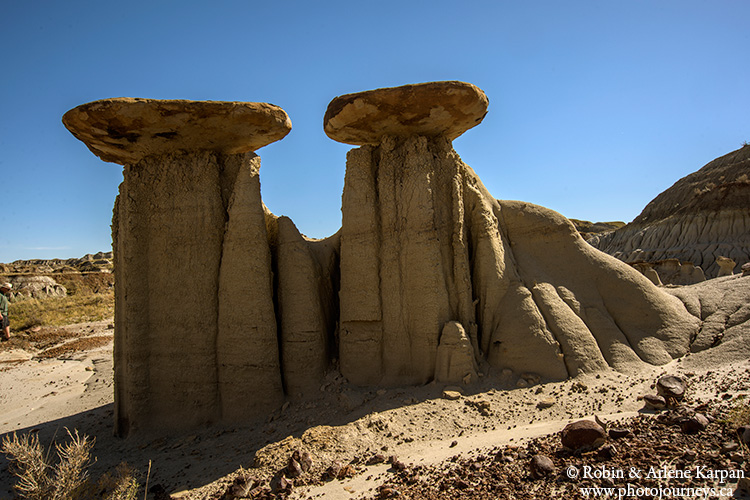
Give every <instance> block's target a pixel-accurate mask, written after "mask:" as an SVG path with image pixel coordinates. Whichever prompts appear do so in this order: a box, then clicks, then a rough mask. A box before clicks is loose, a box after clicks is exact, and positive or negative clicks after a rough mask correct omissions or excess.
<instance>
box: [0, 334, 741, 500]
mask: <svg viewBox="0 0 750 500" xmlns="http://www.w3.org/2000/svg"><path fill="white" fill-rule="evenodd" d="M111 328H112V325H111V322H110V321H103V322H97V323H87V324H81V325H72V326H69V327H65V328H58V329H40V330H37V331H36V332H29V333H27V334H21V335H19V336H17V337H16V338H14V340H12V341H11V342H7V343H3V344H2V345H0V434H6V433H12V432H18V433H26V432H36V433H38V434H39V437H40V439H41V441H42V442H43V443H50V442H52V441H53V440H55V439H57V440H62V439H63V438H64V437H65V435H66V433H65V430H64V429H65V428H69V429H74V428H75V429H78V430H79V432H81V433H82V434H87V435H89V436H94V437H96V444H95V446H94V448H93V452H92V453H93V455H94V456H95V457H97V461H96V463H94V464H93V466H92V469H91V473H92V476H93V477H98V476H99V475H100V474H101V473H102V472H103V471H105V470H110V469H111V468H113V467H115V466H116V465H117V464H119V463H120V462H122V461H125V462H127V463H128V464H130V465H131V466H133V467H135V468H136V469H137V470H138V471H140V474H141V482H142V483H145V482H146V479H148V484H149V489H150V490H153V491H154V492H152V493H150V494H149V498H161V499H164V498H168V497H165V496H159V495H158V494H157V493H156V492H158V491H164V492H166V493H168V494H170V495H171V496H172V497H173V498H184V499H188V500H189V499H204V498H213V499H220V498H223V499H225V500H229V499H232V498H241V497H237V496H235V495H233V494H232V491H234V492H236V493H240V492H241V490H244V494H245V495H247V498H287V497H288V498H294V499H302V498H326V499H334V500H335V499H350V498H352V499H355V498H356V499H360V498H367V499H370V498H414V499H437V498H541V497H546V496H549V495H553V494H560V495H562V496H565V497H571V498H575V497H586V495H585V494H584V493H582V490H580V488H582V487H605V486H613V487H624V486H625V483H624V482H622V481H620V480H619V479H614V480H608V479H607V478H596V479H589V480H586V479H580V478H579V479H577V480H571V479H569V478H567V471H568V468H569V467H570V466H571V465H572V466H575V467H577V470H579V471H583V470H584V469H583V467H584V466H591V467H600V466H602V467H605V468H609V469H612V470H625V472H626V474H627V471H628V470H629V468H630V467H637V468H639V469H644V468H646V469H647V468H648V466H655V467H657V468H658V467H662V466H664V467H666V468H667V469H668V470H673V469H675V468H677V467H679V466H684V465H685V464H686V463H687V465H688V466H689V467H693V469H694V468H695V467H696V466H700V467H705V468H706V469H705V470H712V471H713V470H730V471H735V473H737V471H743V473H744V475H745V476H750V470H749V468H748V463H747V461H746V460H745V459H746V458H748V457H750V455H748V451H747V448H746V447H743V446H740V447H739V448H738V449H737V450H729V451H727V450H725V449H724V448H723V446H724V444H725V443H728V442H731V441H736V442H738V443H739V442H741V438H739V437H737V436H736V435H735V434H733V433H734V432H735V431H734V427H736V425H737V423H736V422H734V423H729V421H728V418H729V417H728V416H733V415H734V416H736V415H737V414H738V413H737V412H738V411H741V409H742V408H746V407H747V404H748V403H747V401H748V399H747V398H748V395H750V361H748V360H742V361H736V360H735V361H733V362H730V363H727V364H722V365H716V364H707V363H706V361H705V360H704V359H702V358H701V356H699V355H688V356H686V357H685V358H683V359H681V360H677V361H675V362H673V363H671V364H670V365H667V366H663V367H654V368H649V369H647V370H646V371H643V372H641V373H637V374H630V375H624V374H620V373H616V372H608V373H603V374H599V375H592V376H582V377H578V378H576V379H572V380H567V381H563V382H547V383H544V381H538V380H535V379H533V377H532V378H530V379H528V380H526V379H523V381H520V380H521V379H519V378H517V377H515V376H511V375H509V374H506V375H503V374H502V373H495V374H493V373H490V374H488V375H487V376H485V377H483V378H482V379H481V380H480V381H479V383H477V384H475V385H473V386H470V387H465V388H463V389H461V391H462V392H463V395H461V396H460V397H459V398H458V399H446V398H445V396H444V390H445V389H446V388H445V387H444V386H442V385H438V384H434V383H433V384H428V385H426V386H423V387H417V388H413V387H408V388H391V389H380V390H366V389H357V388H353V387H350V386H348V385H347V384H346V382H345V381H344V380H342V379H341V378H340V376H338V375H336V372H335V371H332V372H331V373H330V375H329V377H328V379H327V380H326V382H325V383H324V384H323V385H322V386H321V388H320V393H319V395H318V397H316V398H313V399H308V400H299V401H296V400H292V401H289V402H287V403H286V404H285V405H284V406H283V407H282V408H278V409H275V410H274V411H273V412H272V413H271V414H270V415H269V417H268V418H267V419H266V420H265V421H261V422H253V423H248V425H246V426H244V427H219V426H215V427H211V428H207V429H202V430H199V431H196V432H195V433H192V434H190V435H180V436H164V435H161V436H157V435H153V436H139V437H136V438H130V439H126V440H123V439H119V438H115V437H114V436H113V435H112V423H113V415H112V413H113V403H112V400H113V398H112V373H113V372H112V352H111V349H112V342H111V340H112V334H113V331H112V329H111ZM662 374H677V375H681V376H683V377H684V378H685V379H686V380H687V381H688V383H689V388H688V396H687V398H686V400H685V402H684V404H683V406H685V407H688V408H693V409H696V408H697V410H698V411H701V412H703V413H705V414H707V416H709V418H710V419H711V420H712V421H711V423H710V424H709V427H708V428H707V429H706V430H705V431H701V432H699V433H697V434H691V435H686V434H683V433H682V432H681V431H680V429H679V428H678V427H675V426H674V425H673V424H674V422H675V421H676V417H675V416H674V414H675V412H674V411H672V412H668V413H661V414H659V413H657V412H654V411H645V410H644V409H643V408H644V404H643V401H642V400H640V399H639V397H640V396H643V395H644V394H652V393H655V389H654V388H653V384H654V382H655V380H656V379H657V378H658V377H659V376H661V375H662ZM519 385H520V386H524V385H526V387H519ZM738 409H739V410H738ZM595 415H596V416H597V417H598V418H599V419H600V420H602V421H604V422H605V423H607V424H608V427H622V428H626V429H628V430H630V431H631V434H630V435H628V436H627V437H623V438H619V439H614V438H610V439H609V442H608V444H609V445H613V446H614V453H613V452H612V450H610V451H608V452H605V456H602V455H601V454H600V452H599V451H590V452H578V453H572V452H570V451H566V450H565V449H563V447H562V445H561V444H560V438H559V431H560V430H561V429H562V428H563V427H564V426H565V425H566V424H567V423H569V422H570V421H573V420H577V419H580V418H584V417H586V418H590V419H593V418H594V416H595ZM665 415H666V416H665ZM670 415H672V416H670ZM740 418H744V419H747V414H745V415H744V416H743V415H741V414H740ZM742 423H745V424H748V423H750V422H742ZM295 450H297V451H299V452H301V453H302V455H303V456H307V455H309V461H307V460H305V459H301V460H300V462H301V463H302V465H303V466H304V468H305V469H307V465H310V468H309V470H306V471H303V472H302V473H301V475H300V476H298V477H294V478H291V479H290V480H289V481H287V479H286V478H282V477H283V476H294V475H295V474H296V473H299V472H300V471H299V470H297V471H290V470H289V469H288V464H289V458H290V456H292V454H293V452H294V451H295ZM539 453H542V454H545V455H547V456H548V457H550V459H551V460H552V462H553V464H554V467H555V471H554V472H551V473H550V474H549V475H548V476H545V477H543V478H541V479H533V478H532V476H531V475H530V468H529V467H530V465H529V464H530V461H531V457H532V456H533V455H536V454H539ZM606 453H609V456H607V455H606ZM732 453H735V455H731V454H732ZM737 453H739V455H737ZM686 454H687V457H688V458H689V460H688V459H686V458H685V456H686ZM730 456H731V457H733V458H730ZM392 457H396V458H392ZM740 458H741V460H739V459H740ZM383 460H385V461H383ZM733 460H734V461H733ZM738 460H739V461H738ZM305 462H307V463H305ZM389 462H390V463H389ZM332 465H334V466H335V468H336V469H338V468H339V467H340V470H338V471H329V475H330V473H331V472H338V475H339V476H341V478H336V479H329V478H328V477H327V475H326V471H327V470H328V469H329V468H330V467H331V466H332ZM626 466H627V467H626ZM149 471H150V472H149ZM238 477H239V479H236V478H238ZM243 478H244V480H243ZM243 481H244V482H243ZM13 482H14V478H13V476H12V474H11V473H10V471H9V470H8V463H7V461H6V460H5V458H4V457H3V458H0V499H5V498H8V499H9V498H13V491H12V484H13ZM657 482H658V481H657ZM693 483H694V485H695V486H697V487H709V486H711V485H719V484H718V481H716V480H713V479H705V478H703V477H700V478H697V479H696V478H694V480H693ZM631 484H632V485H633V486H634V487H644V488H645V487H649V485H653V484H656V483H654V482H653V481H650V480H647V479H635V480H631ZM233 485H234V486H233ZM721 486H724V487H726V488H731V492H732V493H731V495H735V496H741V494H742V493H741V491H740V490H739V489H738V480H737V478H729V479H728V480H727V481H726V483H723V484H721ZM154 488H155V489H154ZM233 488H234V489H233ZM722 491H723V490H722ZM726 491H727V492H728V491H729V490H726ZM626 493H627V490H626ZM636 493H637V490H634V491H633V495H630V496H632V497H642V498H648V497H649V495H645V494H641V495H636ZM731 495H725V496H731ZM627 496H628V495H626V496H623V497H622V498H625V497H627ZM651 496H653V495H651ZM589 497H594V494H593V493H591V494H590V495H589ZM614 497H615V498H617V495H616V494H614ZM709 497H711V496H710V495H709ZM714 497H715V498H721V495H715V496H714ZM602 498H604V497H603V496H602ZM656 498H658V496H656Z"/></svg>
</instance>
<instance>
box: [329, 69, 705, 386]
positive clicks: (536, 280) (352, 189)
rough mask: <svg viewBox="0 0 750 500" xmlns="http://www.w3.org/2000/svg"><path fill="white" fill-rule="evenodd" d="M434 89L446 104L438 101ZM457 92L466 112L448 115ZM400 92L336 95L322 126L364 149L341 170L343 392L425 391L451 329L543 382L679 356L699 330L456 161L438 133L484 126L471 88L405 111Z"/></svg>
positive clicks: (536, 211)
mask: <svg viewBox="0 0 750 500" xmlns="http://www.w3.org/2000/svg"><path fill="white" fill-rule="evenodd" d="M441 87H442V89H443V91H442V92H439V93H437V95H445V96H446V97H445V98H444V100H443V101H440V100H436V97H435V92H434V91H435V89H436V88H441ZM459 89H460V91H462V92H464V93H465V94H470V95H472V96H473V99H469V98H467V97H463V99H462V100H461V101H460V104H459V103H456V101H454V96H455V95H456V94H458V91H459ZM394 92H395V91H394V90H393V89H382V90H376V91H368V92H364V93H362V94H352V95H347V96H342V97H339V98H336V99H334V100H333V101H332V102H331V104H330V106H329V108H328V111H327V112H326V120H325V130H326V132H327V134H328V135H329V136H330V137H331V138H333V139H336V140H340V141H342V142H347V141H348V140H349V137H357V141H356V142H363V143H366V144H368V145H365V146H362V147H360V148H358V149H354V150H352V151H350V152H349V154H348V156H347V168H346V179H345V182H344V195H343V201H342V213H343V223H342V229H341V291H340V297H341V303H340V308H341V321H340V337H339V352H340V361H341V372H342V374H343V375H344V376H345V377H346V378H347V379H348V380H350V381H352V382H354V383H355V384H366V385H377V384H419V383H425V382H427V381H429V380H430V379H432V377H433V376H434V374H435V370H436V367H435V360H436V355H437V352H438V346H439V344H440V333H441V331H442V330H443V327H444V325H446V324H447V323H448V322H452V321H457V322H458V323H460V325H461V326H462V328H463V329H464V331H465V332H466V333H467V334H468V337H469V339H470V341H471V345H472V347H473V356H474V358H475V359H476V362H477V364H478V365H483V364H487V363H489V365H491V366H493V367H496V368H509V369H511V370H514V371H516V372H535V373H537V374H539V375H541V376H543V377H548V378H557V379H561V378H565V377H568V376H574V375H577V374H579V373H581V372H593V371H596V370H601V369H604V368H606V367H607V366H608V365H609V366H614V367H616V368H618V369H626V368H627V366H628V365H629V364H632V363H640V362H642V361H646V362H649V363H654V364H663V363H666V362H668V361H669V360H671V359H672V358H673V357H677V356H681V355H683V354H685V353H686V352H687V350H688V348H689V339H690V334H691V332H694V331H695V330H696V328H697V325H696V321H695V319H694V318H691V317H690V315H689V314H687V313H686V311H685V308H684V307H683V306H682V304H681V303H680V302H679V301H675V300H673V298H672V297H669V296H667V295H666V294H663V293H661V292H660V291H659V290H658V289H656V288H655V287H654V286H653V285H652V284H651V282H649V281H648V280H647V279H646V278H645V277H643V276H642V275H641V274H640V273H639V272H637V271H636V270H634V269H632V268H630V267H629V266H627V265H624V264H622V263H621V262H619V261H617V260H616V259H613V258H611V257H609V256H607V255H604V254H602V253H601V252H598V251H595V250H594V249H592V248H591V247H590V246H588V245H586V243H585V242H584V241H583V239H581V238H580V236H579V235H578V233H577V232H576V231H575V229H574V227H573V226H572V225H571V223H570V222H569V221H568V220H567V219H565V218H563V217H562V216H560V215H558V214H556V213H555V212H552V211H551V210H547V209H544V208H542V207H538V206H534V205H530V204H525V203H519V202H498V201H497V200H495V199H494V197H492V196H491V195H490V194H489V193H488V192H487V190H486V189H485V187H484V186H483V185H482V182H481V181H480V180H479V178H478V177H477V175H476V174H475V173H474V171H473V170H472V169H471V168H470V167H469V166H468V165H466V164H464V163H463V162H462V161H461V159H460V158H459V157H458V155H457V154H456V152H455V151H454V150H453V148H452V146H451V143H450V137H449V136H447V135H446V134H445V133H444V132H443V130H447V129H448V128H447V127H445V125H444V120H445V118H443V117H444V115H445V112H444V110H446V109H451V110H454V111H453V112H454V113H455V114H457V115H458V116H459V117H461V119H462V120H463V123H464V126H463V129H461V128H458V129H450V130H451V135H452V136H458V135H459V134H460V133H462V132H463V131H464V130H466V129H467V128H469V127H471V126H473V125H475V124H476V123H478V122H479V121H481V119H482V118H483V116H484V113H485V109H484V107H485V106H486V105H487V104H486V103H487V100H486V97H485V96H484V94H483V93H482V92H481V90H479V89H477V88H476V87H473V86H470V85H468V84H463V83H457V82H443V83H431V84H424V85H411V86H406V87H402V88H401V89H399V93H400V99H399V100H398V103H400V106H396V105H394V101H395V100H394V99H392V97H391V96H392V95H393V93H394ZM444 101H448V103H449V104H445V103H444ZM342 102H343V103H347V104H341V103H342ZM358 103H366V105H365V104H361V105H358ZM380 106H384V107H386V108H387V109H388V111H389V113H391V117H390V119H389V120H388V121H387V122H386V121H385V120H379V122H386V123H387V126H380V125H379V126H377V127H373V126H371V125H370V124H368V122H367V117H368V116H373V115H375V116H378V115H379V113H380V111H379V107H380ZM358 110H359V114H358ZM340 114H345V115H346V118H347V120H348V122H349V123H350V124H349V125H348V126H347V125H342V124H341V123H342V122H343V119H342V118H341V117H340V116H339V115H340ZM433 116H440V117H441V124H440V126H439V127H438V126H435V127H431V118H432V117H433ZM467 116H468V117H469V119H465V117H467ZM331 122H337V123H338V126H337V127H336V128H335V129H334V128H333V127H332V126H331V125H330V124H331ZM409 123H417V124H419V125H418V126H416V127H414V128H413V129H410V128H409V127H408V124H409ZM351 142H355V141H351ZM636 310H637V311H639V314H633V311H636ZM531 353H533V355H532V354H531Z"/></svg>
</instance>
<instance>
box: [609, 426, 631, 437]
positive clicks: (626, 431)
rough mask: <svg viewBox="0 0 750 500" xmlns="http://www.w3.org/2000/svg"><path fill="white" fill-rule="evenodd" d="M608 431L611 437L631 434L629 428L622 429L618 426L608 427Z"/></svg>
mask: <svg viewBox="0 0 750 500" xmlns="http://www.w3.org/2000/svg"><path fill="white" fill-rule="evenodd" d="M608 433H609V437H611V438H612V439H620V438H624V437H627V436H629V435H630V434H631V432H630V429H623V428H619V427H616V428H612V429H609V431H608Z"/></svg>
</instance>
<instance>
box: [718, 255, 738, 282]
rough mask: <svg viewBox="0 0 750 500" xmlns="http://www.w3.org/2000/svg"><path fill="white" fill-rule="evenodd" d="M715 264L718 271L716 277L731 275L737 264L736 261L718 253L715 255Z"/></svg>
mask: <svg viewBox="0 0 750 500" xmlns="http://www.w3.org/2000/svg"><path fill="white" fill-rule="evenodd" d="M716 265H717V266H719V273H718V274H717V277H721V276H732V275H733V274H734V267H735V266H736V265H737V263H736V262H735V261H733V260H732V259H730V258H729V257H722V256H721V255H720V256H718V257H716Z"/></svg>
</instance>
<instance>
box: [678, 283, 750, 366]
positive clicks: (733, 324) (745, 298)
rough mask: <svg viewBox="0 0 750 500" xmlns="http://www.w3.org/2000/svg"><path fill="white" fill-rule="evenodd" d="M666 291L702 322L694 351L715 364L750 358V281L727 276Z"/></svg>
mask: <svg viewBox="0 0 750 500" xmlns="http://www.w3.org/2000/svg"><path fill="white" fill-rule="evenodd" d="M666 291H667V292H669V293H670V294H672V295H674V296H676V297H679V298H680V299H681V300H682V301H683V302H684V304H685V307H686V308H687V310H688V311H689V312H690V314H692V315H693V316H695V317H696V318H698V319H700V320H701V326H700V329H699V330H698V333H697V335H696V336H695V339H694V340H693V341H692V343H691V345H690V351H691V352H693V353H700V354H701V356H702V357H704V358H708V359H709V360H710V362H712V363H715V364H719V363H721V362H722V361H724V360H727V359H730V360H744V359H748V358H750V342H748V338H750V278H748V277H747V276H744V277H743V276H741V275H734V276H725V277H722V278H716V279H712V280H708V281H705V282H703V283H698V284H696V285H693V286H690V287H680V288H668V289H666ZM692 358H694V356H692V357H691V359H692Z"/></svg>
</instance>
